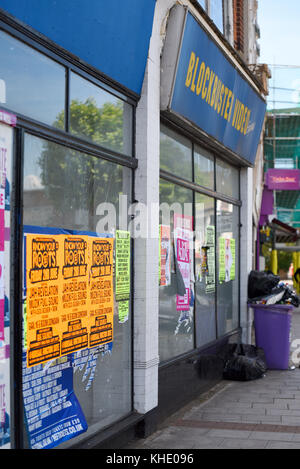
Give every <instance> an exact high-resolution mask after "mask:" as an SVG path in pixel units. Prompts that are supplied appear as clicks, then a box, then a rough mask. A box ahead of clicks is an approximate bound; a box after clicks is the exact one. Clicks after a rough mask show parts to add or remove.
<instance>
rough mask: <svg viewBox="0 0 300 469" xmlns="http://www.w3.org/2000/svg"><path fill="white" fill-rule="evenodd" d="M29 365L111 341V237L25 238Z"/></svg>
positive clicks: (28, 236) (51, 235) (32, 236)
mask: <svg viewBox="0 0 300 469" xmlns="http://www.w3.org/2000/svg"><path fill="white" fill-rule="evenodd" d="M26 289H27V293H26V296H27V298H26V313H27V314H26V323H27V324H26V325H27V328H26V330H27V337H26V339H27V366H28V367H30V366H34V365H37V364H39V363H44V362H46V361H48V360H53V359H55V358H58V357H60V356H63V355H67V354H69V353H72V352H75V351H77V350H81V349H84V348H87V347H95V346H97V345H103V344H105V343H108V342H111V341H112V340H113V308H114V304H113V239H112V238H98V237H94V236H88V235H82V236H81V235H65V234H50V235H41V234H27V235H26Z"/></svg>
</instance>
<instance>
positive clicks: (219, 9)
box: [198, 0, 224, 33]
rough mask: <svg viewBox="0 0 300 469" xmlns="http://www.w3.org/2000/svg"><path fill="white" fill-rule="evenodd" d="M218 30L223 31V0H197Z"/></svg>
mask: <svg viewBox="0 0 300 469" xmlns="http://www.w3.org/2000/svg"><path fill="white" fill-rule="evenodd" d="M198 3H199V4H200V5H201V6H202V8H204V10H205V11H206V12H207V14H208V15H209V16H210V17H211V19H212V20H213V22H214V23H215V25H216V26H217V27H218V28H219V30H220V31H221V32H222V33H223V32H224V19H223V0H198Z"/></svg>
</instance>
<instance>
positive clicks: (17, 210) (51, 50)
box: [0, 9, 139, 449]
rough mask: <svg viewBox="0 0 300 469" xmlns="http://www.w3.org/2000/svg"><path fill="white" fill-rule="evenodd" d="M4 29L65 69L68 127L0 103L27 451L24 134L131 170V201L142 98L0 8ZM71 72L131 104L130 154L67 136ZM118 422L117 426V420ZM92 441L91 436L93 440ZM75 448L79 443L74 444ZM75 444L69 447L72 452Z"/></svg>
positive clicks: (16, 443) (13, 367)
mask: <svg viewBox="0 0 300 469" xmlns="http://www.w3.org/2000/svg"><path fill="white" fill-rule="evenodd" d="M0 30H3V31H4V32H5V33H7V34H9V35H10V36H12V37H13V38H15V39H17V40H19V41H20V42H22V43H24V44H25V45H27V46H29V47H31V48H32V49H34V50H36V51H37V52H39V53H41V54H43V55H45V56H47V57H48V58H50V59H52V60H53V61H55V62H57V63H58V64H60V65H62V66H64V67H65V70H66V81H65V113H66V114H65V115H66V118H65V129H64V130H62V129H58V128H55V127H52V126H49V125H47V124H45V123H42V122H39V121H37V120H34V119H32V118H30V117H28V116H25V115H22V114H20V113H18V112H15V111H14V110H12V109H10V108H8V107H6V106H5V105H2V103H0V108H1V109H3V110H4V111H7V112H9V113H12V114H14V115H15V116H16V117H17V124H16V126H15V129H14V148H13V152H12V154H13V157H12V159H13V161H12V185H11V248H10V251H11V261H10V262H11V266H10V267H11V286H10V410H11V419H10V432H11V447H12V448H13V449H24V447H25V445H26V438H27V436H26V432H24V428H25V426H24V407H23V389H22V379H23V378H22V377H23V371H22V355H23V298H22V289H23V276H22V269H23V263H22V259H23V238H22V233H23V164H24V135H25V133H27V134H31V135H33V136H36V137H39V138H43V139H45V140H49V141H51V142H54V143H57V144H60V145H63V146H66V147H67V148H71V149H73V150H76V151H80V152H83V153H86V154H88V155H91V156H94V157H97V158H101V159H104V160H107V161H110V162H112V163H115V164H118V165H121V166H126V167H128V168H129V169H131V170H132V180H131V190H130V192H131V199H132V201H134V200H135V189H134V171H135V169H136V168H137V167H138V159H137V158H136V152H135V141H136V138H135V137H136V136H135V128H136V125H135V123H136V107H137V102H138V99H139V96H138V95H137V94H135V93H134V92H132V91H131V90H129V89H127V88H125V87H123V86H122V85H120V84H119V83H117V82H115V81H114V80H113V79H111V78H110V77H107V76H106V75H105V74H103V73H101V71H99V70H96V69H95V68H93V67H91V66H89V64H87V63H85V62H83V61H81V60H80V59H78V58H77V57H75V56H73V55H72V54H71V53H68V52H67V51H65V50H64V49H62V48H61V47H59V46H58V45H56V44H54V43H53V42H51V41H50V40H48V39H47V38H46V37H44V36H43V35H41V34H40V33H38V32H37V31H35V30H33V29H32V28H30V27H29V26H26V25H24V24H23V23H22V22H20V21H18V20H16V19H15V18H13V17H12V16H11V15H9V14H7V13H6V12H4V11H3V10H2V9H0ZM70 72H74V73H76V74H77V75H79V76H81V77H82V78H84V79H86V80H88V81H90V82H91V83H93V84H94V85H96V86H98V87H99V88H101V89H103V90H104V91H106V92H109V93H110V94H112V95H113V96H115V97H117V98H119V99H121V100H123V101H124V102H126V103H128V104H130V105H132V135H131V142H132V143H131V145H132V153H131V156H128V155H125V154H122V153H119V152H117V151H113V150H110V149H108V148H106V147H103V146H100V145H98V144H96V143H93V142H90V141H88V140H86V139H84V138H80V137H78V136H75V135H73V134H71V133H70V132H69V104H70V99H69V98H70ZM133 253H134V240H133V239H132V240H131V265H130V268H131V294H130V295H131V305H132V321H131V330H130V334H131V337H130V346H131V357H130V359H131V363H132V365H133V358H134V355H133V354H134V347H133V338H134V334H133V331H134V301H133V300H134V298H133V292H134V261H133V259H134V255H133ZM133 386H134V383H133V371H132V373H131V385H130V387H131V389H130V392H131V412H133V411H134V406H133V399H134V387H133ZM116 423H117V422H116ZM91 438H93V436H92V437H91ZM75 447H76V443H75ZM71 448H72V444H71V445H70V449H71Z"/></svg>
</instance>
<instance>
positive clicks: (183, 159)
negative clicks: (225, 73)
mask: <svg viewBox="0 0 300 469" xmlns="http://www.w3.org/2000/svg"><path fill="white" fill-rule="evenodd" d="M160 167H161V169H164V170H166V171H168V172H170V173H172V174H174V175H176V176H178V177H181V178H184V179H189V180H191V179H192V144H191V142H190V141H189V140H188V139H186V138H184V137H182V136H180V135H178V134H177V133H175V132H173V131H172V130H170V129H168V128H166V127H163V126H162V127H161V138H160Z"/></svg>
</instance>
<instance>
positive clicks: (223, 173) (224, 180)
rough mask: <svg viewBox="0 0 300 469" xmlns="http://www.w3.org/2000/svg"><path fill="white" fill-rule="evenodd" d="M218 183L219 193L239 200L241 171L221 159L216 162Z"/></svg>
mask: <svg viewBox="0 0 300 469" xmlns="http://www.w3.org/2000/svg"><path fill="white" fill-rule="evenodd" d="M216 182H217V192H220V193H221V194H224V195H227V196H229V197H233V198H235V199H238V198H239V192H240V189H239V187H240V184H239V170H238V169H237V168H234V167H233V166H231V165H230V164H228V163H226V162H225V161H222V160H220V159H217V160H216Z"/></svg>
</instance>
